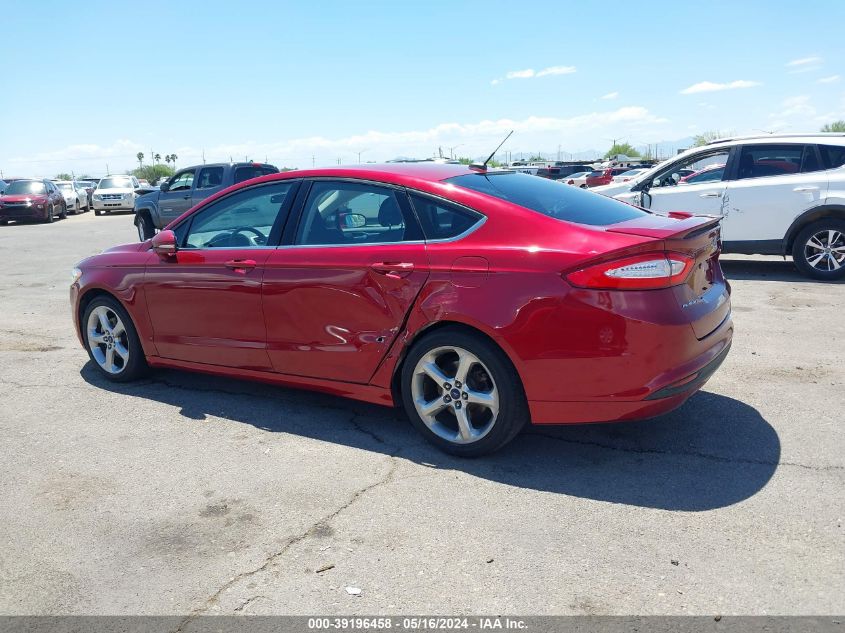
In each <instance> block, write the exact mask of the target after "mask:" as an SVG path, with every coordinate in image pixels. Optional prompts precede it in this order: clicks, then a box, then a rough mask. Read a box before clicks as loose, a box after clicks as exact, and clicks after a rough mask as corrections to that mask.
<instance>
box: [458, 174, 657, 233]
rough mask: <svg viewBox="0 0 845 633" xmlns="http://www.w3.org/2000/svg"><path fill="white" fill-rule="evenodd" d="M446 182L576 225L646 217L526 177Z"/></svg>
mask: <svg viewBox="0 0 845 633" xmlns="http://www.w3.org/2000/svg"><path fill="white" fill-rule="evenodd" d="M446 182H449V183H452V184H453V185H458V186H459V187H464V188H466V189H472V190H473V191H478V192H480V193H485V194H487V195H488V196H493V197H494V198H500V199H502V200H507V201H508V202H512V203H514V204H518V205H520V206H522V207H525V208H526V209H531V210H532V211H537V212H538V213H542V214H543V215H547V216H549V217H552V218H555V219H557V220H565V221H567V222H577V223H578V224H591V225H593V226H605V225H608V224H616V223H617V222H625V221H626V220H633V219H634V218H638V217H641V216H643V215H646V212H645V211H641V210H640V209H637V208H636V207H632V206H631V205H629V204H625V203H624V202H619V201H618V200H614V199H613V198H607V197H605V196H603V195H600V194H597V193H590V192H588V191H584V190H583V189H581V188H579V187H570V186H569V185H566V184H564V183H561V182H557V181H553V180H547V179H545V178H537V177H536V176H529V175H527V174H517V173H495V174H466V175H464V176H455V177H454V178H449V179H448V180H446Z"/></svg>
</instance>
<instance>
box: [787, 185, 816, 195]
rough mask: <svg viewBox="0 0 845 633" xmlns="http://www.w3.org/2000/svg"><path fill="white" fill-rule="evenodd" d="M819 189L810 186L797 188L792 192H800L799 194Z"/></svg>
mask: <svg viewBox="0 0 845 633" xmlns="http://www.w3.org/2000/svg"><path fill="white" fill-rule="evenodd" d="M818 190H819V188H818V187H813V186H812V185H808V186H806V187H795V189H793V190H792V191H798V192H799V193H800V192H802V191H818Z"/></svg>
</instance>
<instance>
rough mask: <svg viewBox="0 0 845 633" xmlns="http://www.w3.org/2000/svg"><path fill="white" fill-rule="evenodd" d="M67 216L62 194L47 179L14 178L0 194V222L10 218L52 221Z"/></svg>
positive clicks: (18, 220) (6, 221) (2, 222)
mask: <svg viewBox="0 0 845 633" xmlns="http://www.w3.org/2000/svg"><path fill="white" fill-rule="evenodd" d="M56 216H58V217H60V218H62V219H64V218H66V217H67V207H66V206H65V199H64V196H63V195H62V194H61V192H60V191H59V189H58V188H57V187H56V185H54V184H53V183H52V182H50V181H49V180H39V179H36V178H16V179H15V180H13V181H12V182H11V183H9V184H8V185H7V186H6V191H5V193H3V195H0V224H8V223H9V221H10V220H14V221H16V222H21V221H25V220H37V221H41V222H53V220H55V218H56Z"/></svg>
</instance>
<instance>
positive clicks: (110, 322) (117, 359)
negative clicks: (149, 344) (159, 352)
mask: <svg viewBox="0 0 845 633" xmlns="http://www.w3.org/2000/svg"><path fill="white" fill-rule="evenodd" d="M81 323H82V327H83V328H84V330H83V335H84V338H85V347H86V349H87V350H88V356H90V357H91V360H93V361H94V364H95V365H96V366H97V369H98V370H99V371H100V373H101V374H102V375H103V376H105V377H106V378H107V379H109V380H111V381H114V382H126V381H129V380H134V379H136V378H139V377H140V376H142V375H143V374H144V373H145V372H146V371H147V360H146V358H145V357H144V350H143V348H142V347H141V342H140V340H139V339H138V332H137V331H136V330H135V326H134V324H133V323H132V319H130V318H129V314H128V313H127V312H126V310H125V309H124V308H123V306H122V305H120V303H119V302H118V301H117V300H116V299H114V298H112V297H106V296H101V297H96V298H95V299H94V300H93V301H91V303H90V304H88V306H87V307H86V308H85V313H84V314H83V316H82V322H81Z"/></svg>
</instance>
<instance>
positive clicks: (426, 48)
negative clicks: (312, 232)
mask: <svg viewBox="0 0 845 633" xmlns="http://www.w3.org/2000/svg"><path fill="white" fill-rule="evenodd" d="M576 6H580V7H581V8H580V9H575V7H576ZM843 19H845V4H843V3H842V2H841V1H839V0H830V1H827V2H822V1H817V2H809V3H802V4H801V5H800V8H799V7H798V5H796V4H795V3H794V2H790V3H786V2H772V1H769V2H742V3H739V2H707V3H701V2H667V3H663V4H661V3H657V2H641V3H637V2H629V3H616V2H606V3H587V4H582V5H576V4H575V3H571V2H565V3H563V2H557V3H554V2H537V3H525V2H514V1H513V0H510V1H508V2H501V3H499V2H486V3H484V2H478V1H477V0H476V1H474V2H455V1H451V2H446V1H442V2H440V1H431V2H419V3H418V2H411V1H400V0H395V1H394V2H367V1H363V0H358V1H355V2H332V1H330V0H324V1H322V2H309V3H301V2H278V3H275V2H266V3H263V2H249V3H239V2H232V1H229V2H225V3H224V2H214V1H210V2H203V3H200V2H196V3H175V2H145V3H131V4H130V3H126V4H122V3H115V2H95V1H90V2H85V3H74V4H70V3H67V2H58V1H50V0H43V1H41V2H37V3H23V2H19V3H13V4H6V5H4V8H3V11H2V20H3V27H4V28H3V50H4V55H3V57H4V61H5V63H4V64H3V66H4V74H3V97H2V98H0V121H2V124H1V125H2V127H0V133H2V142H0V169H2V170H3V172H4V173H5V174H6V175H22V174H34V175H42V176H52V175H53V174H54V173H56V172H58V171H70V170H71V169H73V170H74V171H76V173H81V172H88V173H92V174H95V175H97V174H101V173H102V172H104V171H105V165H106V163H108V164H109V167H110V169H111V171H112V172H115V171H120V170H123V169H126V168H129V167H132V166H133V165H137V162H136V161H135V160H134V158H133V157H134V155H135V154H136V153H137V152H138V151H142V152H144V153H145V154H147V155H149V153H150V149H152V150H154V151H156V152H158V153H160V154H161V155H162V156H164V155H165V154H168V153H173V152H175V153H177V154H178V155H179V164H180V165H187V164H191V163H197V162H201V154H202V151H203V150H204V151H205V156H206V159H207V160H208V161H209V162H210V161H216V160H228V159H229V157H230V156H232V157H234V158H235V159H243V157H244V155H248V156H249V157H250V158H252V159H256V160H263V159H264V158H265V156H267V157H268V158H269V160H270V161H271V162H273V163H275V164H277V165H279V166H283V165H287V166H299V167H308V166H310V165H311V163H312V156H313V157H314V159H313V160H314V162H315V163H316V164H318V165H321V164H323V165H326V164H336V163H337V161H338V159H339V160H340V161H341V162H343V163H353V162H357V160H358V152H359V151H361V152H362V154H361V159H362V160H364V161H366V160H385V159H389V158H392V157H395V156H397V155H406V156H418V157H423V156H430V155H432V154H433V153H434V152H436V151H437V148H438V146H440V147H442V148H443V151H444V152H446V153H448V152H449V149H448V148H450V147H456V146H457V147H456V149H455V150H454V151H455V153H456V154H460V155H468V156H473V157H475V156H479V155H483V154H485V153H486V152H489V151H492V149H493V147H495V145H497V144H498V142H499V140H500V139H501V138H502V137H504V135H505V134H506V133H507V131H509V130H510V129H515V130H516V132H515V134H514V136H513V137H512V138H511V140H510V141H509V142H508V145H507V147H506V148H504V149H509V150H510V151H511V152H512V153H513V154H515V155H518V154H519V153H520V152H525V153H528V152H537V151H544V152H557V150H558V147H560V148H561V151H562V152H563V155H564V156H566V155H567V154H569V153H577V152H582V151H584V150H591V149H597V150H605V149H606V148H607V147H608V146H609V145H610V140H609V139H614V138H622V139H624V140H627V141H629V142H631V143H632V144H634V145H638V146H642V145H645V144H646V143H657V142H660V141H673V140H678V139H683V138H685V137H689V136H690V135H692V134H695V133H696V132H700V131H704V130H710V129H719V130H722V131H731V132H752V131H753V130H754V129H759V130H779V131H789V132H800V131H808V130H809V131H815V130H818V128H819V127H820V125H821V124H823V123H824V122H827V121H830V120H834V119H842V118H845V38H843V37H841V28H840V26H838V25H841V23H842V22H843ZM9 95H12V97H9Z"/></svg>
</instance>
